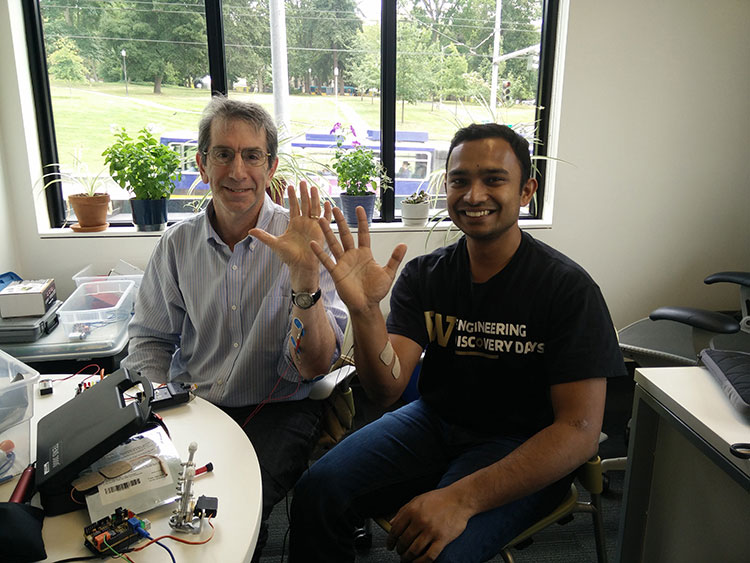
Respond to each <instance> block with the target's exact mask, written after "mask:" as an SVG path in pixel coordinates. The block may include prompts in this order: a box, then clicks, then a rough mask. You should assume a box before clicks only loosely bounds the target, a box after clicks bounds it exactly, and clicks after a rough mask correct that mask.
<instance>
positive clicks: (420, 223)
mask: <svg viewBox="0 0 750 563" xmlns="http://www.w3.org/2000/svg"><path fill="white" fill-rule="evenodd" d="M431 203H432V197H431V196H430V194H428V193H427V192H426V191H424V190H419V191H418V192H414V193H413V194H411V195H410V196H408V197H405V198H404V199H403V200H402V201H401V222H402V223H403V224H404V226H406V227H424V226H425V225H426V224H427V219H428V218H429V216H430V204H431Z"/></svg>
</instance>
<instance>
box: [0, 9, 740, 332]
mask: <svg viewBox="0 0 750 563" xmlns="http://www.w3.org/2000/svg"><path fill="white" fill-rule="evenodd" d="M571 4H572V5H571V6H570V18H569V26H568V38H567V55H566V58H565V67H564V68H565V72H564V89H563V99H562V105H561V132H560V139H559V151H558V156H559V157H561V158H563V159H565V160H566V161H568V162H570V163H572V164H571V165H562V166H558V176H557V183H556V192H555V214H554V223H553V226H552V228H551V229H538V230H534V231H533V234H534V235H535V236H537V237H538V238H540V239H541V240H544V241H545V242H547V243H549V244H551V245H553V246H555V247H556V248H558V249H559V250H561V251H562V252H565V253H566V254H568V255H569V256H570V257H571V258H573V259H574V260H577V261H578V262H579V263H580V264H582V265H583V266H584V267H585V268H586V269H587V270H589V272H590V273H591V274H592V276H593V277H594V278H595V279H596V280H597V281H598V282H599V284H600V286H601V287H602V289H603V291H604V294H605V296H606V298H607V300H608V302H609V305H610V309H611V310H612V314H613V317H614V320H615V324H616V325H617V326H618V327H622V326H624V325H626V324H627V323H629V322H632V321H634V320H636V319H638V318H641V317H643V316H645V315H646V314H647V313H648V311H649V310H651V309H652V308H654V307H656V306H658V305H663V304H692V305H695V306H706V307H712V308H729V307H733V306H736V301H737V297H736V295H737V294H736V290H734V289H733V288H731V287H720V286H712V287H708V286H704V285H703V284H702V279H703V278H704V277H705V276H706V275H707V274H709V273H711V272H713V271H718V270H750V234H748V229H747V224H748V213H750V173H749V172H748V168H747V167H745V163H746V162H747V161H750V144H749V143H748V142H747V136H746V135H747V132H748V131H750V107H748V103H747V96H748V92H750V72H749V71H748V60H750V34H748V33H747V29H748V28H749V27H750V2H747V1H744V0H716V1H714V2H702V1H699V0H660V1H658V2H654V1H653V0H631V1H630V2H616V1H614V0H573V1H572V2H571ZM10 6H11V7H10V8H7V7H5V6H0V51H2V52H3V53H6V52H8V49H10V48H11V47H12V46H11V39H10V38H9V36H10V35H11V34H15V36H18V34H19V31H22V29H23V26H22V23H21V22H20V21H19V22H14V24H13V26H11V25H10V23H9V19H8V18H9V10H10V15H11V16H14V17H15V12H18V15H20V8H19V7H18V6H20V1H19V0H11V2H10ZM15 55H16V58H17V59H19V58H20V59H23V64H25V52H21V53H18V52H16V53H15ZM6 58H7V57H2V58H0V59H6ZM2 64H3V65H4V66H3V67H2V69H3V72H2V74H0V76H3V77H4V79H3V80H1V81H0V96H1V97H2V100H3V104H2V122H1V123H0V139H1V140H0V155H2V158H1V159H0V165H3V164H4V171H5V175H4V176H0V182H2V185H0V204H1V205H3V208H5V203H10V205H12V211H11V212H10V215H11V220H10V221H6V219H7V217H4V216H3V212H2V211H0V221H2V222H3V224H2V226H0V236H1V237H2V238H3V240H4V241H6V242H5V243H3V249H2V250H0V260H1V259H3V258H6V256H7V259H8V260H9V261H10V262H11V263H12V262H15V263H16V265H17V266H16V268H15V269H16V270H17V271H19V272H22V273H23V275H25V276H27V277H41V276H49V275H53V276H54V277H55V278H56V280H57V283H58V288H59V290H60V293H61V295H63V296H65V295H66V292H69V291H71V290H72V289H73V285H72V281H70V277H71V276H72V275H73V274H74V273H75V272H76V271H78V270H79V269H80V268H81V267H83V266H85V265H86V264H89V263H93V264H94V265H96V266H100V267H102V268H104V267H106V266H108V265H110V264H112V263H113V262H114V261H116V259H117V258H122V259H124V260H127V261H129V262H132V263H133V264H136V265H139V266H144V265H145V263H146V261H147V260H148V256H149V255H150V253H151V250H152V249H153V246H154V244H155V242H156V239H155V238H153V237H117V236H114V233H108V235H109V236H108V237H106V238H88V237H82V236H80V235H78V236H75V237H74V238H67V239H42V238H40V236H39V235H38V231H37V224H36V219H35V217H34V214H33V212H32V211H31V195H30V188H29V186H30V183H31V178H32V177H34V176H33V175H32V173H30V172H29V170H28V167H26V169H24V166H13V167H10V166H9V165H8V163H11V162H12V163H19V162H20V163H24V162H33V161H34V159H35V158H36V159H37V160H38V156H37V155H35V154H34V153H33V151H32V152H31V153H29V151H28V149H27V147H26V143H19V142H16V140H17V139H23V138H24V137H25V138H27V139H28V138H29V137H33V135H32V134H33V133H34V132H35V131H34V124H33V122H32V121H31V120H30V118H29V117H28V113H29V112H28V107H29V106H30V104H31V99H30V97H28V98H27V95H28V72H27V71H26V70H25V68H22V67H23V65H22V64H20V63H18V62H16V65H17V66H18V74H19V80H18V81H14V80H8V79H7V77H8V74H6V66H5V65H6V61H5V60H3V63H2ZM11 70H13V72H14V73H15V70H14V69H11ZM699 83H703V84H705V85H706V86H704V87H702V88H700V87H699ZM19 89H20V90H19ZM36 150H38V149H36ZM13 221H15V224H16V228H17V230H18V234H17V235H15V237H16V240H17V241H18V253H17V254H16V255H14V253H13V250H12V249H9V247H8V245H9V242H8V241H10V240H11V239H10V235H9V226H7V225H8V224H9V223H13ZM437 240H438V237H434V238H433V240H431V241H430V242H431V243H432V242H436V241H437ZM373 241H374V245H375V254H376V258H378V259H380V260H383V259H385V258H387V257H388V256H389V255H390V252H391V249H392V248H393V246H394V245H395V244H396V243H398V242H402V241H405V242H407V244H409V256H413V255H416V254H418V253H421V252H423V251H424V234H411V235H404V234H403V233H399V232H383V233H376V234H375V235H374V236H373ZM0 263H2V262H0Z"/></svg>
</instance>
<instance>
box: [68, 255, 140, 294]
mask: <svg viewBox="0 0 750 563" xmlns="http://www.w3.org/2000/svg"><path fill="white" fill-rule="evenodd" d="M130 270H138V268H136V267H135V266H133V265H132V264H128V263H127V262H124V261H122V260H120V261H119V262H118V263H117V264H116V265H115V266H114V267H113V268H111V269H110V272H113V273H108V274H97V273H96V272H95V271H94V266H93V265H91V264H89V265H88V266H86V267H85V268H83V269H82V270H81V271H80V272H78V273H77V274H75V275H74V276H73V281H74V282H76V286H80V285H81V284H82V283H90V282H96V281H122V280H130V281H132V282H133V283H134V284H135V289H136V291H137V290H138V288H139V287H140V286H141V280H142V279H143V272H142V271H138V272H133V273H128V274H125V273H114V272H127V271H130Z"/></svg>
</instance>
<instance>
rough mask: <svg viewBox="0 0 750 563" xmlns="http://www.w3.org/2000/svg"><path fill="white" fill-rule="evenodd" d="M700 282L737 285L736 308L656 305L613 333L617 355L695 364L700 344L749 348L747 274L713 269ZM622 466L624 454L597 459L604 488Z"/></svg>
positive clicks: (651, 362)
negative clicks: (730, 310)
mask: <svg viewBox="0 0 750 563" xmlns="http://www.w3.org/2000/svg"><path fill="white" fill-rule="evenodd" d="M703 282H704V283H706V284H708V285H710V284H714V283H734V284H737V285H738V286H739V291H740V310H739V312H736V313H732V314H728V313H722V312H718V311H708V310H705V309H696V308H693V307H659V308H658V309H655V310H654V311H652V312H651V314H650V315H649V316H648V317H647V318H645V319H641V320H639V321H636V322H634V323H633V324H631V325H628V326H626V327H625V328H623V329H622V330H620V331H619V332H618V334H617V336H618V339H619V341H620V350H621V351H622V355H623V356H624V357H625V358H627V359H630V360H633V361H634V362H635V363H636V364H637V365H638V366H639V367H670V366H696V365H699V363H700V358H699V355H700V352H701V350H703V349H705V348H713V349H715V350H736V351H741V352H750V312H749V311H750V272H717V273H715V274H711V275H710V276H708V277H707V278H706V279H704V280H703ZM628 424H629V423H628ZM626 436H627V431H626ZM626 465H627V458H625V457H619V458H610V459H605V460H603V461H602V472H603V473H604V487H605V490H606V488H607V486H608V479H607V473H608V472H609V471H622V470H624V469H625V468H626Z"/></svg>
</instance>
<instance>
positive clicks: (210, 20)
mask: <svg viewBox="0 0 750 563" xmlns="http://www.w3.org/2000/svg"><path fill="white" fill-rule="evenodd" d="M205 1H206V4H205V5H206V40H207V42H208V72H209V74H210V75H211V95H214V94H222V95H224V96H226V95H227V92H228V81H227V62H226V57H225V53H224V18H223V11H222V7H221V0H205Z"/></svg>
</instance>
